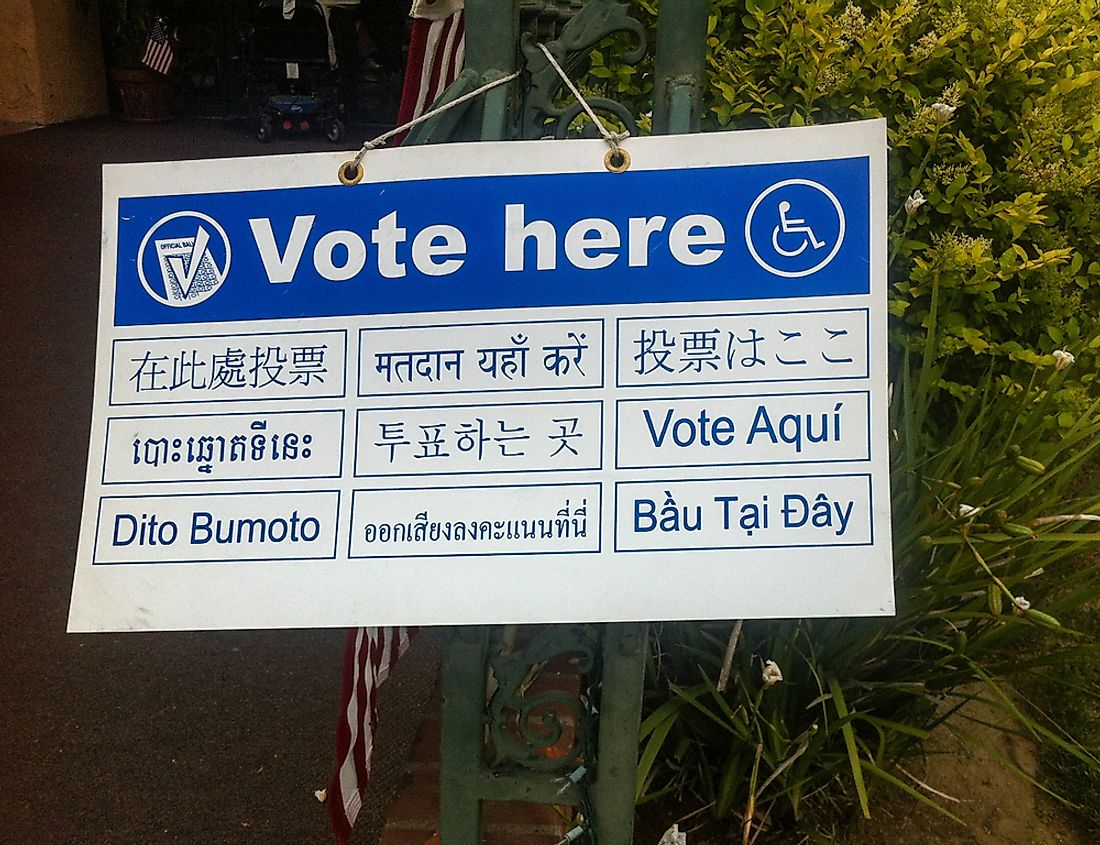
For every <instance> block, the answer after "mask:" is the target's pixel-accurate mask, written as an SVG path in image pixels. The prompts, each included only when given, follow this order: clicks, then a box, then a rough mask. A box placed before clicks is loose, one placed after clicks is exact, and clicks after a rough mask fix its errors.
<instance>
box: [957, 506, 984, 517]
mask: <svg viewBox="0 0 1100 845" xmlns="http://www.w3.org/2000/svg"><path fill="white" fill-rule="evenodd" d="M981 512H982V509H981V508H976V507H974V506H973V505H968V504H966V503H965V502H964V503H962V504H960V505H959V519H967V518H968V517H974V516H977V515H978V514H979V513H981Z"/></svg>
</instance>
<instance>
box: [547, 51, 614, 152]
mask: <svg viewBox="0 0 1100 845" xmlns="http://www.w3.org/2000/svg"><path fill="white" fill-rule="evenodd" d="M536 46H537V47H538V48H539V49H540V50H542V54H543V55H544V56H546V61H548V62H550V66H551V67H552V68H554V70H556V71H557V72H558V76H560V77H561V80H562V82H564V83H565V84H566V86H567V87H568V88H569V90H570V91H571V92H572V93H573V96H574V97H576V98H577V102H578V103H580V104H581V108H583V109H584V110H585V112H586V113H587V114H588V116H589V117H590V118H592V122H593V123H594V124H596V129H598V130H599V132H600V134H601V135H603V139H604V140H605V141H607V143H608V145H609V146H610V147H611V151H612V152H613V153H618V152H619V142H620V141H625V140H626V139H627V138H629V137H630V133H629V132H611V131H610V130H609V129H608V128H607V127H606V126H604V125H603V121H602V120H600V118H599V116H597V114H596V112H595V111H593V110H592V106H590V105H588V100H586V99H585V98H584V95H583V94H582V93H581V92H580V90H579V89H578V88H577V86H576V85H574V84H573V80H572V79H570V78H569V76H568V74H566V72H565V70H564V69H563V68H562V66H561V65H559V64H558V60H557V59H555V58H554V55H553V54H552V53H551V52H550V50H549V49H547V47H546V45H545V44H542V43H539V44H537V45H536Z"/></svg>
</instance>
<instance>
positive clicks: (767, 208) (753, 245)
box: [745, 179, 844, 279]
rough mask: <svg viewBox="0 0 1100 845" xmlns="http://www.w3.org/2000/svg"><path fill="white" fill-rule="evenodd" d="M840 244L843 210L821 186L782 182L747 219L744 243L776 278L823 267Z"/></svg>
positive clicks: (797, 275) (756, 204)
mask: <svg viewBox="0 0 1100 845" xmlns="http://www.w3.org/2000/svg"><path fill="white" fill-rule="evenodd" d="M843 242H844V208H843V207H842V206H841V204H840V200H838V199H837V198H836V195H835V194H834V193H833V192H832V191H830V190H829V189H828V188H826V187H825V186H824V185H822V184H820V183H818V182H813V181H811V180H809V179H786V180H784V181H782V182H777V183H776V184H774V185H772V186H771V187H770V188H767V189H766V190H764V191H763V192H762V193H761V194H760V195H759V196H758V197H757V198H756V199H755V200H754V201H753V203H752V205H751V206H750V207H749V213H748V214H747V215H746V216H745V244H746V245H747V246H748V248H749V253H750V254H751V255H752V257H753V259H754V260H755V261H756V263H757V264H759V265H760V266H761V267H763V268H764V269H765V270H767V271H768V272H769V273H772V274H773V275H776V276H782V277H784V278H787V279H798V278H802V277H804V276H810V275H812V274H814V273H816V272H817V271H818V270H821V269H822V268H824V267H825V266H826V265H827V264H828V263H829V262H830V261H832V260H833V259H834V258H835V257H836V254H837V253H838V252H839V251H840V246H841V244H842V243H843Z"/></svg>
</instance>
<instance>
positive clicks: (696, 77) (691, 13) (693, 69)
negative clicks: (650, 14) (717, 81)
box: [653, 0, 707, 135]
mask: <svg viewBox="0 0 1100 845" xmlns="http://www.w3.org/2000/svg"><path fill="white" fill-rule="evenodd" d="M706 47H707V0H661V10H660V15H659V16H658V18H657V57H656V67H655V70H654V85H653V131H654V134H657V135H676V134H681V133H684V132H696V131H698V129H699V119H700V113H701V106H702V91H703V82H704V80H705V76H704V71H705V62H706Z"/></svg>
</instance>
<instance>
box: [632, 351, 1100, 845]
mask: <svg viewBox="0 0 1100 845" xmlns="http://www.w3.org/2000/svg"><path fill="white" fill-rule="evenodd" d="M1046 372H1047V376H1046V379H1045V380H1044V381H1043V383H1042V384H1029V385H1028V386H1027V387H1025V388H1024V389H1022V390H1019V391H1015V392H1007V391H1004V390H1003V389H1001V387H1002V385H1001V382H1000V380H999V379H995V378H993V377H992V376H991V377H989V378H987V379H985V380H984V381H983V382H982V383H981V384H979V387H978V389H977V390H976V391H975V392H974V394H973V395H972V396H971V397H970V398H969V399H967V400H965V401H964V402H963V403H962V406H961V408H960V410H959V412H958V414H957V419H956V421H955V422H954V423H953V424H952V425H951V426H950V427H949V428H948V429H946V430H940V432H939V435H940V439H941V442H942V443H943V444H944V445H943V447H942V448H941V449H939V450H936V451H933V452H930V453H925V452H922V451H921V450H922V449H923V448H924V445H925V444H927V443H928V439H927V438H926V437H923V436H919V434H918V433H919V432H922V431H923V430H924V427H925V425H926V424H927V422H926V421H924V420H922V419H921V415H922V413H923V409H924V408H926V407H927V404H928V403H927V402H925V401H922V399H921V396H920V392H919V388H918V387H917V386H915V384H914V383H912V382H911V380H910V379H908V378H903V379H902V382H901V384H902V388H901V389H899V390H897V391H896V392H895V403H894V407H893V409H892V411H893V413H892V424H893V426H894V431H895V438H896V442H897V448H896V450H895V453H894V460H893V473H892V483H893V491H892V494H893V521H894V566H895V573H896V589H897V603H898V610H897V616H896V618H886V619H874V618H872V619H814V620H809V619H801V620H789V621H781V622H763V621H762V622H746V623H745V624H744V627H743V630H742V632H741V640H740V644H739V646H738V648H737V651H736V652H735V659H734V662H733V669H732V673H731V676H730V682H729V686H728V688H727V689H726V690H725V692H724V693H723V692H719V691H718V689H717V683H716V679H717V678H718V676H719V671H720V664H721V662H722V657H723V652H724V650H725V647H726V643H727V638H728V635H729V632H730V628H731V625H732V623H725V624H724V625H720V626H717V627H711V626H707V627H700V626H698V625H695V624H676V625H666V626H665V627H664V628H663V629H662V632H661V635H660V637H659V639H658V647H657V649H656V652H655V659H654V661H653V664H652V666H651V673H650V685H649V702H650V706H649V710H648V713H649V715H648V717H647V719H646V720H645V722H644V724H643V729H642V740H643V749H642V761H641V766H640V768H639V774H638V798H639V800H641V801H645V800H651V799H654V798H668V797H675V798H676V799H677V800H678V801H679V802H687V803H688V804H690V803H692V802H694V803H697V804H698V805H699V806H704V805H706V806H708V807H709V809H710V811H711V813H712V814H713V815H714V816H716V817H718V818H726V819H730V822H729V823H730V824H731V825H736V824H739V822H736V821H735V819H736V818H744V817H746V816H750V817H751V816H752V815H754V813H755V815H756V816H757V819H758V822H760V823H764V820H767V823H768V824H770V825H773V826H777V827H779V828H781V829H790V828H797V829H799V830H801V831H802V832H803V833H805V834H807V835H812V836H815V837H819V841H826V840H824V839H822V838H820V837H823V836H824V832H825V831H828V830H830V829H831V828H832V827H833V826H835V825H836V824H837V822H838V821H839V820H840V819H842V818H843V817H844V816H845V815H846V814H847V813H848V812H849V811H850V810H851V809H852V808H853V807H861V808H862V809H863V811H864V812H865V813H866V812H867V808H868V794H869V793H870V792H871V791H872V790H873V789H874V787H875V786H876V785H877V784H880V783H891V784H894V785H895V786H897V787H899V788H901V789H903V790H905V791H908V792H910V793H911V794H913V795H915V796H916V797H918V798H920V799H921V800H923V801H929V796H928V795H926V794H925V793H922V792H921V791H919V790H918V789H917V788H916V787H915V786H914V785H913V783H912V782H910V781H909V780H907V779H906V776H904V774H903V773H900V772H901V770H900V769H898V768H897V767H898V766H899V765H902V766H904V765H905V761H906V760H907V758H909V757H913V756H919V754H920V753H921V748H922V745H921V744H922V742H923V740H924V739H925V738H927V736H928V734H929V731H931V730H932V729H933V728H934V727H936V726H937V725H939V724H940V723H942V722H944V720H945V719H946V718H947V717H948V716H949V715H950V714H951V713H952V712H953V711H954V710H956V709H957V708H958V707H959V706H961V705H962V704H963V703H965V702H966V701H968V700H971V699H973V698H980V699H982V700H984V701H987V702H988V703H990V704H992V705H993V706H995V707H997V708H999V709H1001V710H1003V711H1004V712H1005V713H1006V714H1008V715H1009V716H1011V717H1012V718H1014V719H1015V720H1016V722H1017V723H1018V724H1019V726H1020V729H1021V731H1022V732H1025V733H1027V734H1029V735H1031V736H1033V737H1034V738H1036V739H1037V740H1039V741H1040V742H1044V743H1048V744H1051V745H1054V746H1057V747H1059V748H1061V749H1062V750H1063V751H1065V752H1066V753H1067V754H1069V755H1071V756H1073V757H1074V758H1075V759H1076V760H1077V761H1078V762H1079V763H1080V764H1082V765H1083V766H1084V767H1086V768H1087V769H1090V770H1092V771H1095V772H1100V759H1097V758H1096V757H1094V756H1093V755H1092V754H1090V753H1089V752H1087V751H1085V750H1083V749H1082V748H1081V747H1079V746H1078V745H1077V744H1075V743H1073V742H1072V741H1069V740H1066V739H1065V738H1063V736H1062V735H1061V733H1060V732H1059V730H1058V729H1057V728H1056V727H1055V726H1054V725H1052V724H1048V723H1046V722H1044V720H1042V719H1039V718H1035V717H1033V716H1030V715H1028V714H1027V713H1026V712H1025V711H1024V710H1023V709H1021V707H1020V706H1018V705H1017V704H1016V703H1015V699H1014V697H1013V696H1012V695H1010V694H1009V691H1008V688H1007V686H1006V684H1007V683H1008V682H1009V681H1010V680H1013V679H1020V678H1025V677H1032V676H1035V675H1042V674H1043V673H1047V672H1054V673H1056V672H1057V670H1059V669H1060V668H1061V667H1062V666H1064V665H1065V664H1066V663H1068V662H1069V661H1072V660H1075V659H1078V658H1080V657H1081V656H1082V655H1085V654H1089V653H1092V652H1093V651H1095V650H1096V649H1098V648H1100V646H1094V645H1091V644H1088V643H1086V642H1084V641H1083V640H1081V639H1080V638H1079V637H1076V636H1074V635H1073V634H1071V633H1069V632H1066V631H1064V630H1061V626H1060V624H1059V622H1058V616H1059V615H1061V614H1062V613H1063V612H1067V611H1069V610H1072V609H1073V608H1076V607H1079V606H1080V605H1082V604H1083V603H1085V602H1088V601H1090V600H1092V599H1093V598H1094V597H1096V596H1098V595H1100V562H1093V563H1092V564H1090V565H1087V566H1082V565H1080V564H1078V563H1077V561H1076V558H1075V553H1076V552H1078V551H1079V550H1080V549H1081V548H1082V547H1083V546H1084V545H1085V544H1087V543H1089V542H1092V541H1095V540H1098V539H1100V534H1098V533H1096V532H1095V531H1093V532H1090V531H1089V530H1088V529H1089V528H1090V527H1091V526H1093V525H1094V524H1095V523H1094V522H1090V521H1087V520H1085V519H1082V518H1080V514H1081V513H1083V512H1095V511H1096V510H1097V509H1098V508H1100V494H1097V493H1094V494H1093V495H1091V496H1088V497H1085V498H1079V497H1077V496H1075V495H1074V488H1073V485H1074V483H1075V480H1076V479H1078V478H1079V476H1080V471H1081V469H1082V467H1083V466H1085V465H1086V464H1087V463H1088V462H1089V461H1091V460H1093V459H1094V457H1095V452H1096V450H1097V449H1098V448H1100V413H1098V412H1100V405H1098V406H1094V407H1093V408H1091V409H1090V410H1089V411H1088V412H1087V413H1086V414H1084V415H1082V417H1083V420H1084V421H1079V422H1077V423H1075V424H1074V425H1073V426H1071V427H1069V428H1068V429H1064V430H1061V431H1058V430H1055V431H1051V430H1049V429H1047V428H1044V426H1043V425H1042V422H1043V420H1045V419H1047V418H1048V417H1049V415H1050V414H1051V406H1052V405H1053V403H1054V401H1055V399H1054V397H1055V396H1056V394H1057V392H1058V388H1059V386H1060V384H1061V382H1062V380H1063V377H1064V373H1060V372H1057V371H1053V370H1048V371H1046ZM913 381H915V382H916V383H920V382H921V379H920V378H919V377H918V378H916V379H915V380H913ZM925 381H927V380H925ZM1028 602H1030V606H1029V605H1028ZM1052 631H1053V632H1056V633H1058V634H1060V635H1061V636H1060V637H1059V638H1058V640H1057V642H1056V643H1055V644H1054V645H1053V646H1051V645H1049V644H1046V643H1044V645H1043V647H1042V648H1037V647H1036V646H1037V643H1038V642H1039V641H1040V639H1041V638H1042V636H1043V635H1044V634H1047V633H1048V632H1052ZM765 661H774V663H775V664H776V665H777V667H778V669H779V670H780V672H781V673H782V676H783V680H782V681H781V682H779V683H775V684H773V685H771V686H770V687H769V686H768V684H767V683H766V682H765V678H764V671H763V670H764V667H765ZM976 682H977V683H980V684H983V685H984V690H985V692H983V693H976V692H974V687H973V684H975V683H976ZM952 727H953V729H954V730H960V728H959V727H958V725H953V726H952ZM1006 764H1009V765H1010V763H1009V762H1008V761H1006ZM930 803H931V802H930ZM945 812H946V811H945Z"/></svg>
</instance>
